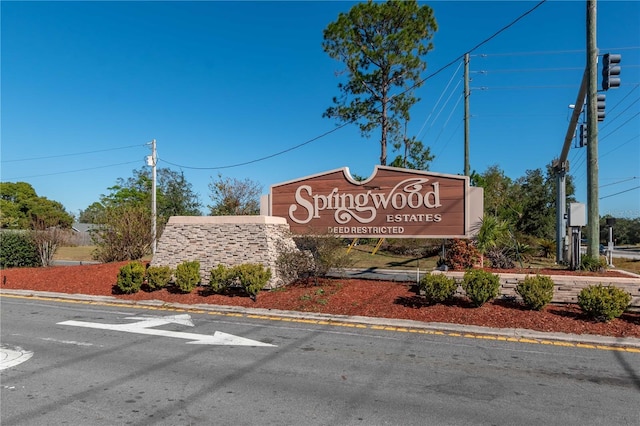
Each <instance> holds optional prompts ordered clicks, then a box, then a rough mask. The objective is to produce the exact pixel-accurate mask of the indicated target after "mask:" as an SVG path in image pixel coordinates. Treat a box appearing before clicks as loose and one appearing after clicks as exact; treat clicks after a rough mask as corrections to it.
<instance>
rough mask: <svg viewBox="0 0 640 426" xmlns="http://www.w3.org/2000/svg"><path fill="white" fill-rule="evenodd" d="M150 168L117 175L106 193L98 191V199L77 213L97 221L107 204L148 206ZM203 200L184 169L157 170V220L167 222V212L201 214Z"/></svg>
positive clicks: (170, 213) (170, 214)
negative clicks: (181, 170) (124, 176)
mask: <svg viewBox="0 0 640 426" xmlns="http://www.w3.org/2000/svg"><path fill="white" fill-rule="evenodd" d="M152 184H153V182H152V177H151V171H150V170H149V169H147V168H141V169H139V170H134V171H133V176H131V177H129V178H127V179H124V178H118V179H117V180H116V184H115V185H114V186H112V187H109V188H108V189H109V191H110V193H109V194H106V195H104V194H103V195H101V196H100V202H99V203H93V204H91V205H90V206H89V207H87V209H86V210H84V211H82V212H81V213H80V217H81V218H82V219H84V220H85V221H87V222H88V223H100V220H101V218H102V217H104V209H105V208H107V207H117V206H124V205H127V206H133V205H141V206H144V207H146V208H147V209H149V211H150V209H151V187H152V186H153V185H152ZM201 206H202V204H201V203H200V200H199V198H198V195H197V194H196V193H195V192H193V189H192V186H191V183H189V182H188V181H187V180H186V179H185V177H184V174H183V173H179V172H176V171H173V170H171V169H166V168H160V169H158V170H157V181H156V208H157V215H158V220H159V223H160V224H164V223H166V221H167V220H169V217H170V216H200V215H201V214H202V212H201V211H200V207H201Z"/></svg>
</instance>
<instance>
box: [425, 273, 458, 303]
mask: <svg viewBox="0 0 640 426" xmlns="http://www.w3.org/2000/svg"><path fill="white" fill-rule="evenodd" d="M418 288H419V289H420V291H421V292H423V293H424V295H425V297H426V298H427V300H428V301H429V303H442V302H444V301H446V300H450V299H451V298H453V295H454V294H455V293H456V290H457V289H458V284H457V283H456V280H455V279H453V278H451V277H448V276H446V275H444V274H427V275H425V276H424V277H422V279H421V280H420V283H419V284H418Z"/></svg>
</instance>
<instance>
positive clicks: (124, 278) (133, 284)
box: [116, 262, 144, 294]
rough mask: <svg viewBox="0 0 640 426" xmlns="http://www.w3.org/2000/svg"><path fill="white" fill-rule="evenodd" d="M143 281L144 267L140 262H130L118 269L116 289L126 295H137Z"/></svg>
mask: <svg viewBox="0 0 640 426" xmlns="http://www.w3.org/2000/svg"><path fill="white" fill-rule="evenodd" d="M143 281H144V265H143V264H142V263H140V262H130V263H127V264H126V265H124V266H123V267H122V268H120V271H119V272H118V281H117V282H116V285H117V286H118V289H119V290H120V291H121V292H123V293H127V294H131V293H137V292H138V291H139V290H140V287H142V282H143Z"/></svg>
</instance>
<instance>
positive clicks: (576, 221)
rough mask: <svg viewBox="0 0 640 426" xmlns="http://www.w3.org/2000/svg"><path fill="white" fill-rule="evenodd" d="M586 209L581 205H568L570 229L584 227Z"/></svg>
mask: <svg viewBox="0 0 640 426" xmlns="http://www.w3.org/2000/svg"><path fill="white" fill-rule="evenodd" d="M586 224H587V207H586V205H585V204H583V203H569V223H568V225H569V226H571V227H574V226H575V227H577V226H586Z"/></svg>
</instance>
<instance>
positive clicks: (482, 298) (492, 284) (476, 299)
mask: <svg viewBox="0 0 640 426" xmlns="http://www.w3.org/2000/svg"><path fill="white" fill-rule="evenodd" d="M462 288H463V289H464V291H465V293H466V294H467V297H468V298H469V299H470V300H471V303H472V304H473V305H474V306H476V307H480V306H482V305H484V304H485V303H486V302H488V301H489V300H491V299H493V298H495V297H496V296H497V295H498V292H499V290H500V277H499V276H498V275H496V274H492V273H491V272H487V271H483V270H482V269H473V270H469V271H467V272H465V273H464V276H463V277H462Z"/></svg>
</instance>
